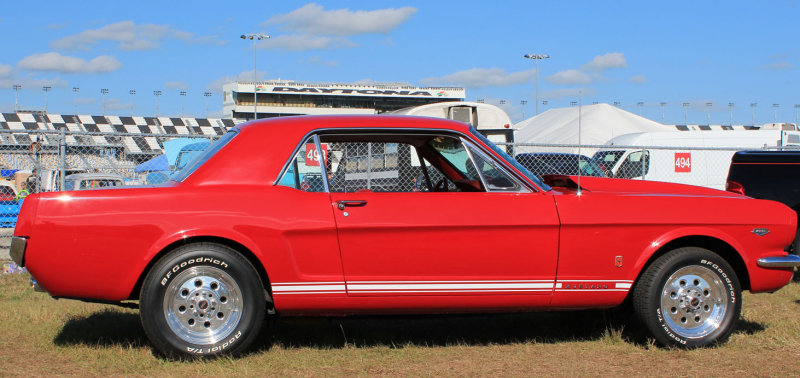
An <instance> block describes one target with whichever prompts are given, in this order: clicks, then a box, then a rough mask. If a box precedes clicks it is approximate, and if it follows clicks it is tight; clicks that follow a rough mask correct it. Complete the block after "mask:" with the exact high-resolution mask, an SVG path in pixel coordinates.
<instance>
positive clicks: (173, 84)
mask: <svg viewBox="0 0 800 378" xmlns="http://www.w3.org/2000/svg"><path fill="white" fill-rule="evenodd" d="M164 89H181V90H184V89H189V86H188V85H187V84H186V83H184V82H182V81H168V82H166V83H164Z"/></svg>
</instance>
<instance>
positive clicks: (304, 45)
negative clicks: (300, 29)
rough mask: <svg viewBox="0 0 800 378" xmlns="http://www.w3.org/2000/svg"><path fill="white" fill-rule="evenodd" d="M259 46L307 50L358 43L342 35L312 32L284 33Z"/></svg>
mask: <svg viewBox="0 0 800 378" xmlns="http://www.w3.org/2000/svg"><path fill="white" fill-rule="evenodd" d="M259 46H260V47H263V48H266V49H271V50H290V51H306V50H326V49H333V48H342V47H356V46H358V45H357V44H355V43H353V42H351V41H349V40H347V39H345V38H340V37H325V36H315V35H310V34H283V35H279V36H276V37H274V38H270V39H267V40H264V41H261V42H260V43H259Z"/></svg>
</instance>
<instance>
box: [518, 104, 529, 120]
mask: <svg viewBox="0 0 800 378" xmlns="http://www.w3.org/2000/svg"><path fill="white" fill-rule="evenodd" d="M519 104H520V105H522V119H525V105H527V104H528V100H520V102H519Z"/></svg>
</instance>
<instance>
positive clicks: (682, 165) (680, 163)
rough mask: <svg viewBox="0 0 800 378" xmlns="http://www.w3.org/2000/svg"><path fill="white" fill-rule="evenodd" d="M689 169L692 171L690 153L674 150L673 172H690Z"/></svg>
mask: <svg viewBox="0 0 800 378" xmlns="http://www.w3.org/2000/svg"><path fill="white" fill-rule="evenodd" d="M691 171H692V153H691V152H676V153H675V172H691Z"/></svg>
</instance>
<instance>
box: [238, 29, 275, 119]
mask: <svg viewBox="0 0 800 378" xmlns="http://www.w3.org/2000/svg"><path fill="white" fill-rule="evenodd" d="M240 38H242V39H244V40H248V39H249V40H251V41H253V119H254V120H256V119H258V87H257V86H256V82H257V81H258V74H257V71H256V70H257V69H258V65H257V64H256V42H258V41H260V40H262V39H269V35H267V34H258V33H255V34H242V36H241V37H240Z"/></svg>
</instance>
